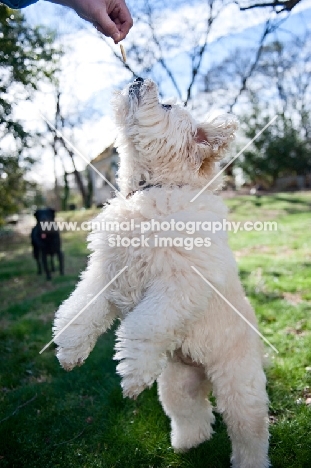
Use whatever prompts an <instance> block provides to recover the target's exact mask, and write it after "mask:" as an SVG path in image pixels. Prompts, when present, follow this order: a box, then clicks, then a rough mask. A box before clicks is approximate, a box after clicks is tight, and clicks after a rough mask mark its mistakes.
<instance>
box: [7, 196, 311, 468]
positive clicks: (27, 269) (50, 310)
mask: <svg viewBox="0 0 311 468" xmlns="http://www.w3.org/2000/svg"><path fill="white" fill-rule="evenodd" d="M226 203H227V204H228V206H229V208H230V215H229V216H230V218H231V219H232V220H234V221H238V220H239V221H245V220H253V221H257V220H260V221H264V220H275V221H277V223H278V231H277V232H255V231H253V232H245V231H239V232H238V233H237V234H233V233H231V234H230V243H231V246H232V248H233V250H234V251H235V253H236V257H237V260H238V263H239V268H240V275H241V279H242V281H243V284H244V287H245V289H246V292H247V295H248V297H249V299H250V300H251V302H252V304H253V305H254V307H255V309H256V312H257V316H258V320H259V324H260V331H261V332H262V333H263V334H264V335H265V336H266V337H267V338H268V339H269V340H270V341H271V342H272V343H273V345H274V346H276V348H277V349H278V350H279V354H275V353H273V351H272V350H271V349H270V348H269V347H266V352H267V355H268V361H269V363H268V366H267V370H266V372H267V377H268V392H269V396H270V415H271V427H270V432H271V440H270V457H271V461H272V465H273V467H274V468H284V467H285V468H307V467H308V468H309V467H310V466H311V438H310V434H311V406H307V405H306V399H307V398H308V395H309V394H310V396H311V372H310V370H309V371H308V370H307V368H310V367H311V313H310V302H311V287H310V286H311V241H310V233H311V193H304V194H278V195H271V196H263V197H261V198H258V199H257V198H256V197H251V196H249V197H236V198H233V199H229V200H227V201H226ZM92 214H94V212H92ZM88 216H90V213H88V212H84V213H81V212H80V213H77V214H74V213H62V217H63V219H66V220H76V219H78V220H79V221H81V220H84V219H87V217H88ZM63 241H64V251H65V255H66V275H65V276H64V277H59V276H58V275H54V276H53V280H52V281H51V282H46V281H45V279H44V277H37V275H36V268H35V263H34V260H33V259H32V258H31V250H30V246H29V245H28V240H27V239H26V240H25V241H24V240H22V241H21V242H19V243H14V244H13V243H12V244H4V243H3V244H2V251H1V252H0V259H1V270H0V279H1V288H0V297H1V301H0V330H1V331H0V353H1V362H0V421H1V420H2V421H1V422H0V466H1V467H2V466H3V467H16V468H21V467H30V468H43V467H44V468H49V467H51V468H52V467H53V468H55V467H62V468H70V467H74V468H76V467H86V468H95V467H105V468H117V467H119V468H134V467H135V468H136V467H143V468H149V467H153V468H168V467H181V468H201V467H202V468H203V467H204V468H206V467H208V468H227V467H229V466H230V463H229V457H230V442H229V439H228V436H227V432H226V428H225V426H224V424H223V422H222V419H221V417H220V416H219V415H217V417H216V425H215V434H214V436H213V438H212V439H211V441H209V442H206V443H204V444H202V445H201V446H200V447H198V448H197V449H193V450H191V451H189V452H188V453H185V454H175V453H174V452H173V450H172V449H171V447H170V443H169V422H168V419H167V418H166V416H165V415H164V413H163V411H162V409H161V407H160V405H159V403H158V401H157V395H156V386H155V385H154V386H153V388H152V389H151V390H145V391H144V392H143V393H142V394H141V395H140V396H139V397H138V399H137V400H136V401H131V400H129V399H123V398H122V394H121V390H120V385H119V378H118V376H117V375H116V373H115V365H116V363H115V362H114V361H113V360H112V356H113V344H114V331H113V330H112V331H111V332H109V333H107V334H106V335H105V336H103V337H101V338H100V339H99V341H98V343H97V345H96V348H95V350H94V351H93V352H92V353H91V355H90V357H89V358H88V360H87V362H86V363H85V365H84V366H83V367H81V368H77V369H75V370H73V371H72V372H71V373H66V372H65V371H63V370H62V369H61V368H60V366H59V364H58V361H57V359H56V358H55V352H54V346H50V348H49V349H48V350H46V351H45V352H44V353H43V354H42V355H39V350H40V349H41V348H42V347H43V346H44V344H45V343H47V342H48V341H49V340H50V339H51V323H52V320H53V315H54V311H55V309H56V308H57V306H58V305H59V304H60V303H61V302H62V301H63V300H64V299H65V298H66V297H67V296H68V294H69V293H70V292H71V291H72V290H73V288H74V286H75V283H76V281H77V278H78V276H79V273H80V272H81V271H82V270H83V269H84V267H85V264H86V256H87V250H86V244H85V233H82V232H78V233H65V234H64V235H63Z"/></svg>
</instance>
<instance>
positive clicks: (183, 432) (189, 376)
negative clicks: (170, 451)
mask: <svg viewBox="0 0 311 468" xmlns="http://www.w3.org/2000/svg"><path fill="white" fill-rule="evenodd" d="M210 391H211V384H210V382H209V381H208V380H207V378H206V376H205V372H204V369H203V368H201V367H193V366H191V365H186V364H183V363H182V362H169V363H168V365H167V367H166V368H165V369H164V371H163V372H162V374H161V375H160V377H159V378H158V393H159V398H160V401H161V403H162V406H163V409H164V411H165V413H166V414H167V416H169V418H170V419H171V428H172V432H171V444H172V447H173V448H174V449H175V450H176V451H185V450H188V449H190V448H191V447H196V446H197V445H199V444H200V443H201V442H204V441H205V440H208V439H209V438H210V437H211V435H212V433H213V430H212V424H213V422H214V419H215V417H214V415H213V412H212V405H211V404H210V402H209V400H208V395H209V393H210Z"/></svg>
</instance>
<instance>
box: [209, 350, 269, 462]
mask: <svg viewBox="0 0 311 468" xmlns="http://www.w3.org/2000/svg"><path fill="white" fill-rule="evenodd" d="M237 347H239V344H237ZM254 347H255V346H254ZM252 354H253V355H252ZM215 369H216V370H215V372H214V373H212V374H211V380H212V383H213V392H214V394H215V396H216V399H217V408H218V410H219V412H220V413H222V414H223V418H224V420H225V422H226V424H227V427H228V433H229V435H230V438H231V441H232V458H231V462H232V467H233V468H267V467H268V466H269V460H268V439H269V433H268V397H267V394H266V388H265V386H266V378H265V375H264V372H263V370H262V366H261V362H260V358H259V357H258V356H257V357H256V355H255V356H254V353H253V350H252V349H249V348H248V347H246V346H245V347H244V350H243V356H241V355H240V356H239V357H237V356H234V354H233V353H232V355H231V356H230V355H229V356H228V359H227V360H226V361H222V362H219V361H218V362H217V364H216V365H215Z"/></svg>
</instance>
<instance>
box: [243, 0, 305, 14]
mask: <svg viewBox="0 0 311 468" xmlns="http://www.w3.org/2000/svg"><path fill="white" fill-rule="evenodd" d="M300 1H301V0H287V1H279V0H274V1H272V2H269V1H268V2H260V3H253V4H250V5H248V6H240V2H238V1H237V2H235V3H236V4H237V5H238V6H239V8H240V10H241V11H245V10H251V9H254V8H267V7H273V8H277V7H282V8H281V9H277V13H281V12H282V11H292V9H293V8H294V7H295V6H296V5H297V4H298V3H300Z"/></svg>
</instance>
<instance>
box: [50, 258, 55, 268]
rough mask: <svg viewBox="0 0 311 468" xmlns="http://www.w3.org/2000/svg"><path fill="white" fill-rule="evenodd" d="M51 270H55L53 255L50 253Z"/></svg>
mask: <svg viewBox="0 0 311 468" xmlns="http://www.w3.org/2000/svg"><path fill="white" fill-rule="evenodd" d="M50 263H51V271H52V272H54V271H55V265H54V255H53V254H51V262H50Z"/></svg>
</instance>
